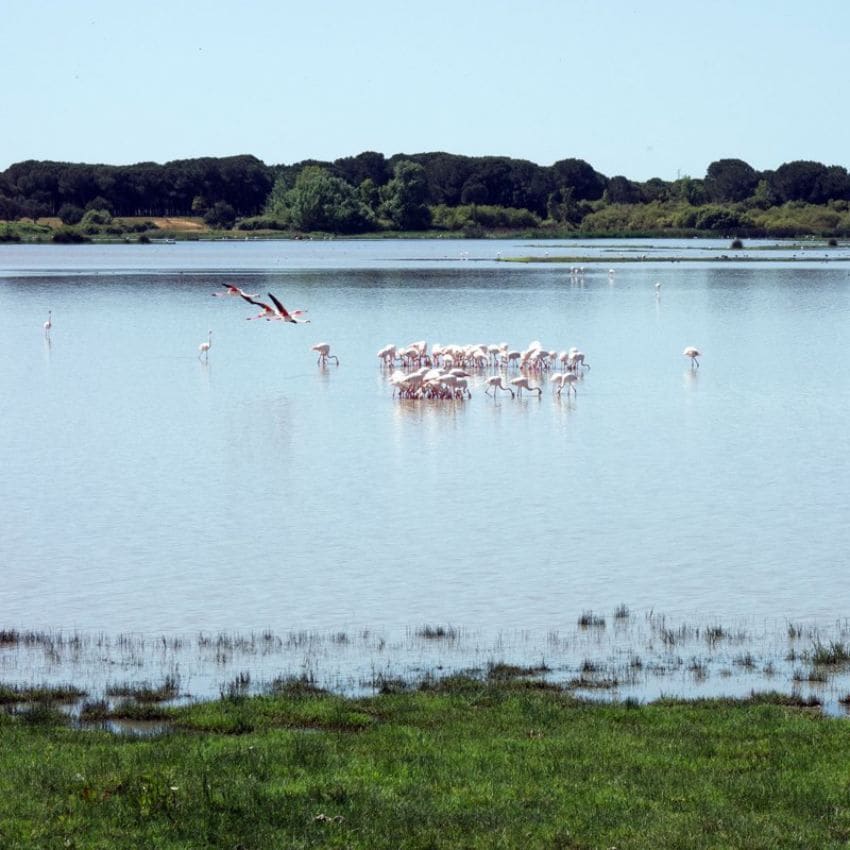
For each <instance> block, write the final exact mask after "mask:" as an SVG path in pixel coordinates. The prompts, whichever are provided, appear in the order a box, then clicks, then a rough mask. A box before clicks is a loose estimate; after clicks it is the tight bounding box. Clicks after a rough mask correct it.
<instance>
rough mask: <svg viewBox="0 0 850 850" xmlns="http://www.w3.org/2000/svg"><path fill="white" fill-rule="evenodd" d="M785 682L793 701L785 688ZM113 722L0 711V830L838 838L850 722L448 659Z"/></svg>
mask: <svg viewBox="0 0 850 850" xmlns="http://www.w3.org/2000/svg"><path fill="white" fill-rule="evenodd" d="M783 703H785V704H783ZM167 712H168V714H169V715H170V716H171V717H172V719H173V721H174V723H175V729H174V731H172V732H170V733H168V734H165V735H160V736H158V737H152V738H132V737H116V736H112V735H110V734H109V733H106V732H100V731H87V730H79V729H74V728H71V727H69V726H67V725H64V724H62V723H61V722H60V719H59V716H58V715H47V714H46V715H45V716H44V717H42V718H41V719H40V722H38V723H33V722H28V721H27V720H26V719H25V718H24V717H23V716H19V715H13V716H11V715H0V846H2V847H3V848H4V849H5V850H13V849H14V848H51V847H57V848H59V847H72V848H92V850H95V848H124V847H133V848H157V850H169V849H170V848H181V850H187V848H218V847H221V848H235V847H241V848H244V850H250V848H257V850H260V848H277V847H281V848H283V847H285V848H310V847H350V848H450V847H451V848H453V847H470V848H475V847H487V848H491V847H505V848H514V847H523V848H537V847H540V848H544V847H545V848H596V847H601V848H605V847H618V848H685V847H687V848H716V847H724V848H734V847H741V848H744V847H746V848H786V847H787V848H804V847H818V848H833V847H835V848H837V847H845V846H847V842H848V841H850V773H848V769H847V764H848V762H850V726H848V725H847V722H846V721H844V720H842V719H835V718H825V717H823V716H821V715H820V714H817V713H813V712H809V711H805V710H802V709H800V708H799V707H797V706H795V705H793V704H789V701H788V700H783V699H781V698H779V697H761V698H759V699H753V700H747V701H711V700H704V701H693V702H666V703H663V704H661V703H659V704H654V705H646V706H640V705H637V704H635V703H634V702H630V703H627V704H620V705H610V704H604V705H599V704H591V703H586V702H582V701H579V700H576V699H575V698H573V697H571V696H569V695H567V694H565V693H564V692H559V691H557V690H554V689H551V688H546V689H534V688H529V687H527V686H526V684H525V683H516V682H512V681H499V682H498V683H494V682H481V681H477V680H473V679H468V678H464V677H453V678H452V679H450V680H447V681H442V682H432V683H430V684H429V686H428V687H427V688H426V689H420V690H411V691H409V692H403V693H400V692H393V693H388V694H386V695H381V696H376V697H371V698H368V699H346V698H342V697H339V696H334V695H331V694H327V693H322V692H314V691H311V690H310V689H298V688H292V689H282V690H281V691H279V692H278V693H277V694H276V695H274V696H262V697H251V698H235V699H223V700H220V701H217V702H211V703H199V704H196V705H192V706H188V707H182V708H175V709H167Z"/></svg>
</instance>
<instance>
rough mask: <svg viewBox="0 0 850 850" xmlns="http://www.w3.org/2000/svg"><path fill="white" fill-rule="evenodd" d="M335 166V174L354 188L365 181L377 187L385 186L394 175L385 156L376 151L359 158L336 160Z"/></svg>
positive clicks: (365, 153) (347, 157)
mask: <svg viewBox="0 0 850 850" xmlns="http://www.w3.org/2000/svg"><path fill="white" fill-rule="evenodd" d="M333 164H334V170H335V173H336V174H337V175H338V176H339V177H342V179H343V180H345V181H346V182H347V183H350V184H351V185H352V186H359V185H360V184H361V183H363V181H364V180H371V181H372V183H374V185H375V186H383V185H384V184H385V183H387V182H389V180H390V177H391V175H392V170H391V169H390V167H389V165H388V163H387V160H386V158H385V157H384V155H383V154H382V153H375V151H363V153H359V154H357V156H346V157H343V158H342V159H336V160H334V163H333Z"/></svg>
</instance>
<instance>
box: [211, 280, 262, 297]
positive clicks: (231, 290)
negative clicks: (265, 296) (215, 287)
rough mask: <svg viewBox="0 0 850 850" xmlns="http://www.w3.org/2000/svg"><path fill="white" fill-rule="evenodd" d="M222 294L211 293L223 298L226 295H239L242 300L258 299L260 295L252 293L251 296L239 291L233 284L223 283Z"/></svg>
mask: <svg viewBox="0 0 850 850" xmlns="http://www.w3.org/2000/svg"><path fill="white" fill-rule="evenodd" d="M224 289H225V291H224V292H213V295H214V296H216V297H225V296H228V295H240V296H241V297H242V298H259V297H260V295H259V293H258V292H254V293H252V294H250V295H249V294H248V293H247V292H245V291H243V290H241V289H240V288H239V287H238V286H236V284H233V283H225V284H224Z"/></svg>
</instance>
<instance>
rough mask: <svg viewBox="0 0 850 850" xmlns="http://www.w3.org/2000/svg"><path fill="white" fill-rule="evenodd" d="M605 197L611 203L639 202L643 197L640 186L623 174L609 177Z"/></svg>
mask: <svg viewBox="0 0 850 850" xmlns="http://www.w3.org/2000/svg"><path fill="white" fill-rule="evenodd" d="M603 197H604V199H605V200H606V201H607V202H608V203H609V204H637V203H640V201H641V198H642V196H641V191H640V186H638V185H637V183H635V182H633V181H632V180H629V179H628V178H627V177H623V176H622V175H621V174H618V175H616V176H615V177H611V178H609V180H608V185H607V186H606V187H605V193H604V195H603Z"/></svg>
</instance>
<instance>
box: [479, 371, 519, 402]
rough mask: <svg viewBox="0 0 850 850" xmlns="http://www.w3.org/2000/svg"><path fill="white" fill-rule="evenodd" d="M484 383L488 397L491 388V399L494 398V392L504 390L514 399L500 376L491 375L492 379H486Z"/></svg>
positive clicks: (512, 392) (512, 393)
mask: <svg viewBox="0 0 850 850" xmlns="http://www.w3.org/2000/svg"><path fill="white" fill-rule="evenodd" d="M484 383H485V384H487V389H486V390H484V392H485V393H486V394H487V395H490V387H492V388H493V398H495V397H496V390H504V391H505V392H508V393H510V394H511V398H513V397H514V391H513V390H512V389H511V388H510V387H506V386H505V384H504V381H503V380H502V376H501V375H493V377H492V378H487V380H486V381H485V382H484Z"/></svg>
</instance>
